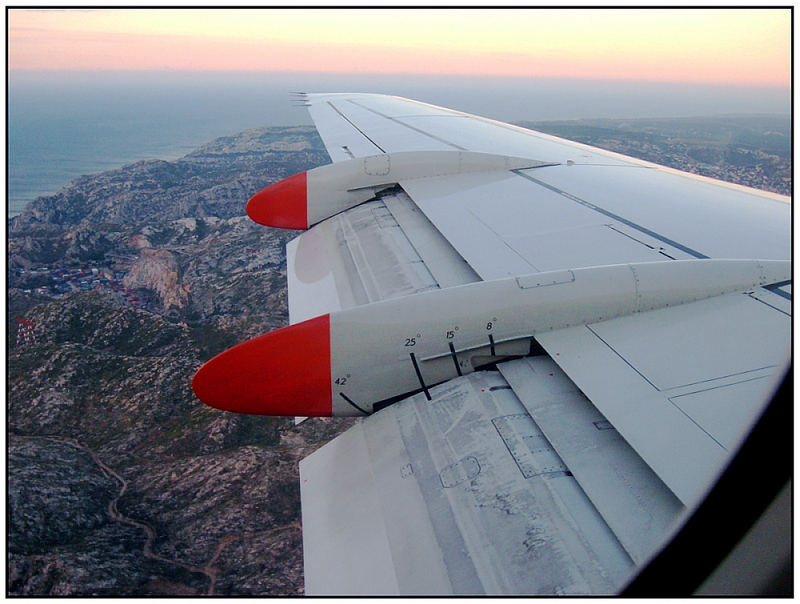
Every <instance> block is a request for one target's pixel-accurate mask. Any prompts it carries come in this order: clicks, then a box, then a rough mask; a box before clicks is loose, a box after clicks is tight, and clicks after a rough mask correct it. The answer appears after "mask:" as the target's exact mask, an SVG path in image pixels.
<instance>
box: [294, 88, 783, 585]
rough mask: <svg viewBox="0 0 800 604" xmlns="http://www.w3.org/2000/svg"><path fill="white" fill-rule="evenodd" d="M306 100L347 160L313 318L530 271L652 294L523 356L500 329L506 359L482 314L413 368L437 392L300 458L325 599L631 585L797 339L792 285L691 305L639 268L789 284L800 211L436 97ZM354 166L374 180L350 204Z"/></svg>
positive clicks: (563, 331)
mask: <svg viewBox="0 0 800 604" xmlns="http://www.w3.org/2000/svg"><path fill="white" fill-rule="evenodd" d="M306 100H307V102H308V105H309V110H310V112H311V115H312V117H313V119H314V122H315V124H316V126H317V128H318V130H319V133H320V135H321V137H322V139H323V141H324V143H325V146H326V148H327V150H328V152H329V154H330V156H331V159H332V160H333V162H334V165H333V167H332V168H328V169H327V172H324V174H325V175H326V176H325V177H324V180H318V181H314V182H315V183H317V184H314V185H313V186H314V187H317V189H316V191H317V192H318V194H319V195H320V196H321V198H324V197H325V191H326V190H329V191H330V196H331V199H332V198H333V196H334V189H335V190H336V191H339V193H335V195H338V197H337V199H338V201H336V202H335V203H336V204H338V205H335V206H331V207H335V208H336V209H335V210H332V211H331V212H330V213H332V214H333V215H332V216H330V217H327V218H322V219H321V220H317V218H315V219H314V222H317V224H316V225H315V226H312V227H311V228H310V229H309V230H308V231H306V232H304V233H303V234H302V235H300V236H299V237H298V238H297V239H295V240H294V241H292V242H291V243H290V244H289V246H288V248H287V252H288V253H287V259H288V275H289V309H290V320H291V323H293V324H296V323H300V322H302V321H305V320H307V319H311V318H313V317H318V316H320V315H324V314H327V313H338V312H342V311H346V310H347V309H354V308H357V307H360V306H364V307H366V305H374V304H381V303H384V304H385V302H386V301H388V300H398V299H401V298H407V299H408V300H410V302H408V303H407V304H406V305H405V306H404V307H403V308H411V309H412V311H411V312H410V315H412V316H413V309H414V308H417V309H418V312H419V314H420V315H426V316H428V317H430V316H432V315H433V314H434V313H432V311H431V309H432V307H431V304H432V302H430V300H433V299H434V298H433V297H432V296H431V295H430V292H435V291H438V290H442V289H448V288H454V287H459V286H464V285H468V284H473V286H474V284H478V283H480V282H484V281H486V282H488V281H494V280H501V279H508V278H511V277H513V278H517V284H518V286H519V288H522V289H527V288H540V289H543V288H551V290H550V293H552V294H553V295H554V296H556V298H554V299H558V296H559V295H562V296H563V297H562V299H563V300H564V304H565V305H567V306H568V305H571V304H572V303H573V302H574V301H573V300H571V299H570V294H569V292H570V291H578V290H570V289H568V288H569V287H573V286H572V285H571V284H572V283H573V281H575V278H576V277H575V274H576V271H577V270H578V269H587V268H589V267H601V266H607V265H629V266H630V270H631V271H632V274H633V281H634V286H633V287H634V290H635V292H636V294H635V295H636V296H638V298H639V299H638V300H637V302H636V309H635V310H633V311H631V312H625V313H616V314H613V316H611V315H609V316H592V317H591V318H583V319H577V320H576V322H575V323H572V324H569V323H568V322H567V323H564V322H562V323H559V324H557V325H556V324H555V323H554V324H552V325H550V326H548V327H537V328H536V329H535V330H534V331H533V332H532V333H527V332H526V333H520V334H516V335H515V337H513V338H512V337H507V338H506V340H504V343H505V346H506V348H503V349H502V350H501V349H500V344H501V342H500V341H499V340H498V341H497V342H495V340H494V339H491V336H490V333H499V332H496V331H494V332H492V331H491V330H492V328H493V325H492V322H493V321H495V322H497V321H498V318H497V317H493V316H492V315H491V314H489V315H487V316H484V315H481V317H482V319H481V320H482V321H483V323H484V324H485V328H486V331H487V334H486V335H487V336H489V338H490V340H487V343H485V344H482V345H481V346H482V347H480V346H477V345H472V344H469V343H465V341H462V340H459V337H461V336H460V335H459V333H460V334H464V333H465V332H466V331H467V327H468V326H466V325H464V324H461V325H456V326H455V328H454V329H450V328H449V330H448V331H447V332H446V333H447V336H446V337H447V338H448V339H451V338H452V341H451V342H450V343H449V346H450V348H449V353H448V352H447V349H446V346H445V344H444V339H443V340H442V342H443V343H442V346H445V348H444V352H443V353H442V354H441V355H439V356H436V355H429V356H428V357H425V356H424V355H422V354H421V353H422V349H421V347H420V348H418V349H417V350H419V352H420V356H419V359H417V357H415V356H414V355H413V354H412V355H411V362H412V363H413V366H414V369H415V370H416V373H417V377H418V378H419V382H420V386H421V387H420V388H417V390H418V391H419V393H418V394H416V395H414V396H412V397H410V398H406V399H405V400H402V401H400V402H397V403H395V404H393V405H390V406H387V407H385V408H381V407H382V406H384V405H375V406H371V405H364V404H363V402H362V401H358V402H360V403H362V404H361V405H352V406H353V407H355V408H357V409H359V410H360V411H362V412H364V413H370V412H373V413H372V414H371V415H370V416H369V417H365V419H364V420H363V421H362V422H361V423H359V424H358V425H356V426H355V427H354V428H352V429H351V430H350V431H348V432H346V433H345V434H343V435H342V436H340V437H338V438H337V439H335V440H334V441H332V442H331V443H329V444H328V445H326V446H324V447H322V448H321V449H320V450H318V451H317V452H316V453H314V454H313V455H311V456H310V457H308V458H307V459H305V460H304V461H303V462H302V463H301V467H300V470H301V493H302V505H303V530H304V555H305V560H306V563H305V572H306V593H308V594H317V595H319V594H594V593H614V592H615V591H617V590H618V589H619V588H620V587H621V586H622V585H624V583H625V581H626V580H627V579H628V578H629V576H630V574H631V573H632V572H633V569H634V568H635V567H636V566H637V565H639V564H642V563H643V562H645V561H646V560H647V559H648V557H649V556H650V555H652V554H653V553H654V551H655V550H656V549H657V548H658V546H659V544H660V543H661V542H662V540H663V539H664V538H665V536H666V535H667V534H668V533H669V531H670V529H671V527H673V525H674V524H675V523H676V521H677V520H678V519H679V517H680V516H681V514H682V512H684V511H685V510H687V509H691V508H693V507H694V506H695V505H697V503H698V502H699V501H700V500H701V499H702V498H703V496H704V495H705V493H706V492H707V490H708V489H709V488H710V487H711V486H712V485H713V484H714V481H715V480H716V478H717V476H718V475H719V473H720V472H721V470H722V469H723V468H724V466H725V464H726V463H727V462H728V461H729V459H730V457H731V455H732V454H733V453H734V452H735V451H736V449H737V447H738V445H739V443H740V442H741V440H742V438H743V437H744V436H745V435H746V434H747V433H748V431H749V430H750V428H751V426H752V425H753V423H754V422H755V421H756V420H757V419H758V417H759V416H760V414H761V412H762V411H763V409H764V408H765V405H766V403H767V401H768V400H769V397H770V394H771V389H772V388H773V387H774V382H775V379H776V376H779V375H781V373H782V372H783V371H784V368H785V366H786V363H787V358H788V354H789V347H790V342H791V281H790V274H789V272H788V269H787V271H786V272H785V274H784V276H783V277H781V278H778V277H774V278H768V277H766V276H765V277H764V278H763V279H760V280H759V279H756V281H755V282H754V284H753V285H750V286H743V287H742V288H741V289H735V288H734V289H733V290H730V289H726V290H725V291H724V292H723V291H722V290H720V291H719V292H718V293H715V292H711V291H710V290H709V292H707V293H703V294H702V295H699V296H698V299H696V300H695V299H694V298H685V299H684V298H681V299H680V300H679V301H678V303H677V304H674V303H672V302H669V303H668V302H663V303H662V302H659V301H658V300H662V299H663V300H665V299H666V298H664V297H663V296H662V295H661V294H659V293H658V292H656V293H653V291H652V290H646V291H645V290H644V289H642V290H641V292H640V291H639V289H638V288H639V280H638V279H639V277H638V273H637V270H638V271H642V274H644V271H645V268H644V267H647V266H649V264H650V263H673V262H677V261H684V262H683V264H681V263H678V264H680V266H682V267H689V268H687V269H686V270H685V271H683V269H682V271H683V272H682V273H680V274H681V275H686V276H687V277H686V279H689V280H690V279H691V275H692V274H693V271H692V269H691V266H692V264H691V261H705V260H707V259H737V260H743V261H752V262H751V263H750V265H751V266H753V267H756V268H755V269H754V270H755V271H756V273H758V270H759V269H758V268H757V267H759V266H762V265H763V266H764V267H765V268H764V271H765V274H766V271H767V268H766V267H767V266H768V265H769V266H772V265H770V264H769V263H767V262H765V261H774V260H777V261H789V260H790V259H791V249H790V243H791V207H790V205H789V202H788V199H786V198H783V197H780V196H777V195H773V194H769V193H763V192H759V191H755V190H751V189H747V188H744V187H739V186H735V185H729V184H725V183H720V182H718V181H713V180H710V179H706V178H702V177H697V176H693V175H688V174H684V173H681V172H678V171H675V170H671V169H667V168H663V167H660V166H656V165H654V164H650V163H647V162H643V161H639V160H635V159H631V158H628V157H623V156H620V155H618V154H614V153H610V152H607V151H603V150H599V149H594V148H591V147H587V146H585V145H580V144H577V143H572V142H568V141H564V140H561V139H557V138H555V137H552V136H548V135H544V134H540V133H536V132H532V131H529V130H525V129H522V128H518V127H515V126H510V125H507V124H502V123H499V122H496V121H493V120H488V119H485V118H481V117H476V116H472V115H468V114H464V113H460V112H456V111H451V110H448V109H443V108H440V107H434V106H431V105H427V104H424V103H420V102H417V101H411V100H407V99H401V98H396V97H387V96H380V95H369V94H308V95H306ZM337 166H340V167H341V170H342V172H341V173H342V174H343V173H344V171H345V168H346V170H347V174H348V175H352V176H347V178H346V179H345V180H344V184H343V185H342V184H336V185H335V186H334V185H333V184H331V185H330V188H329V189H325V186H323V185H324V184H325V183H339V181H337V180H336V178H334V177H330V176H328V175H330V174H334V175H335V174H336V173H337V170H338V168H337ZM321 174H322V172H321ZM320 178H322V177H320ZM340 180H341V179H340ZM308 181H309V200H310V198H311V190H312V184H311V183H312V176H311V172H309V176H308ZM318 183H322V184H318ZM348 183H349V184H348ZM315 194H317V193H315ZM310 203H311V201H309V204H310ZM321 203H322V202H321ZM331 203H333V202H331ZM323 206H324V203H323ZM323 206H320V207H323ZM320 216H324V213H323V214H320ZM309 222H312V220H311V210H310V209H309ZM676 266H677V265H676ZM709 266H723V264H718V265H717V264H715V265H709ZM726 266H727V265H726ZM786 266H788V262H787V263H786ZM637 267H640V268H639V269H637ZM720 270H727V269H720ZM539 274H542V275H543V277H542V278H541V279H539V278H537V277H536V275H539ZM598 274H599V273H598ZM698 274H699V273H698ZM700 285H701V284H698V287H699V286H700ZM673 286H677V284H676V283H669V282H665V283H664V284H663V287H662V289H664V290H669V289H670V288H671V287H673ZM608 287H611V286H608ZM709 287H710V286H709ZM656 289H657V288H656ZM459 291H464V292H467V291H473V290H468V289H463V290H459ZM475 291H477V290H475ZM498 291H499V290H498ZM581 291H582V290H581ZM607 293H609V295H610V292H607ZM548 295H549V294H548ZM592 295H594V294H592ZM597 296H598V297H597V308H601V307H602V308H604V307H603V306H602V305H603V304H604V303H605V301H604V300H605V294H603V295H600V294H597ZM664 296H666V294H664ZM479 298H480V296H477V295H476V296H475V297H474V298H471V297H470V296H468V295H466V294H465V297H462V298H458V297H453V298H452V299H453V300H459V302H458V308H456V307H454V308H453V309H452V315H453V316H454V317H455V316H459V317H465V316H469V306H470V304H471V300H474V301H475V304H478V302H479ZM650 300H652V303H650V302H649V301H650ZM416 301H419V304H418V305H417V306H415V304H416ZM480 303H481V304H485V301H483V300H482V299H481V300H480ZM490 304H491V303H490ZM581 304H586V305H588V307H590V308H591V307H592V304H593V299H589V300H582V301H581ZM497 305H498V308H501V307H502V306H503V304H502V301H500V300H498V304H497ZM381 308H383V307H381ZM398 308H399V307H398ZM465 308H466V310H464V309H465ZM403 312H405V313H406V314H404V315H403V316H404V317H405V316H406V315H407V314H409V313H408V312H406V311H403ZM525 312H528V313H531V314H532V315H534V314H536V312H537V308H536V307H532V308H529V309H527V310H526V311H525ZM331 316H333V315H331ZM376 316H377V315H376ZM498 316H500V317H501V318H500V322H502V321H503V320H504V317H503V316H501V310H498ZM576 316H577V315H576ZM582 316H583V315H582ZM425 318H426V317H425V316H420V321H421V322H422V321H423V320H424V319H425ZM431 320H432V319H431ZM332 321H333V319H332ZM372 324H373V325H375V329H378V330H380V329H381V326H380V325H378V324H375V323H372ZM437 325H438V323H437ZM537 325H538V324H537ZM459 327H461V331H460V332H458V329H459ZM420 331H421V333H418V334H417V335H416V337H419V338H420V339H423V338H422V337H421V336H422V334H423V333H424V334H425V335H426V336H427V332H424V330H422V328H420ZM332 333H333V332H332ZM337 333H338V332H337ZM388 333H389V332H388V331H387V336H386V337H387V338H388V337H389V335H388ZM444 333H445V331H444V328H443V331H442V338H444V337H445V336H444ZM409 335H410V336H411V337H410V338H408V339H407V341H406V345H408V344H409V342H410V341H411V340H414V339H415V337H414V334H413V333H410V334H409ZM332 337H333V336H332ZM452 342H455V343H456V345H455V346H454V344H453V343H452ZM411 343H412V344H413V342H411ZM361 344H362V342H361V341H360V340H358V339H357V338H356V339H355V340H354V341H351V342H349V343H347V344H345V343H342V344H341V348H342V350H347V351H349V352H348V355H350V356H352V354H351V353H352V352H353V351H357V350H358V347H359V346H360V345H361ZM496 345H497V349H496ZM336 346H337V342H333V341H332V342H331V351H332V355H333V356H334V357H336ZM353 354H354V353H353ZM512 356H513V357H515V358H511V357H512ZM520 356H521V357H522V358H519V357H520ZM336 362H338V361H336ZM409 368H410V365H409ZM434 368H435V371H434ZM475 369H481V370H480V371H477V372H475V373H473V370H475ZM409 371H410V369H409ZM447 371H450V374H446V372H447ZM456 372H457V373H456ZM434 374H435V375H436V376H437V378H436V379H435V380H433V383H430V384H426V383H425V378H424V376H425V375H434ZM334 377H335V376H334ZM447 377H452V378H453V379H451V380H450V381H445V382H444V383H441V384H440V385H438V386H434V383H436V382H441V381H442V379H446V378H447ZM346 378H349V374H348V375H347V376H342V377H340V378H338V379H339V380H343V379H346ZM337 383H338V382H337ZM341 392H342V393H343V394H342V396H343V398H347V396H345V394H346V390H341ZM348 402H349V403H351V404H352V403H353V402H354V401H351V400H349V399H348ZM371 402H377V400H376V401H371ZM342 404H344V403H342ZM345 407H346V405H345ZM334 409H335V406H334ZM354 412H355V411H354Z"/></svg>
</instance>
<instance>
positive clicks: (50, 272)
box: [16, 267, 149, 309]
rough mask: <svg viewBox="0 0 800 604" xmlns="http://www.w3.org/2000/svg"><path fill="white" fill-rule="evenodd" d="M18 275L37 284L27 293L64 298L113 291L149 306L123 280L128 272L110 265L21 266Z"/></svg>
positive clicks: (26, 281) (140, 304) (141, 305)
mask: <svg viewBox="0 0 800 604" xmlns="http://www.w3.org/2000/svg"><path fill="white" fill-rule="evenodd" d="M16 273H17V278H18V279H19V280H20V281H21V282H23V283H26V284H31V283H34V284H36V286H35V287H32V288H30V289H24V290H23V291H24V292H25V293H32V292H35V293H37V294H39V295H42V296H49V297H51V298H61V297H63V296H65V295H67V294H71V293H72V292H76V291H93V290H103V289H105V290H109V291H113V292H116V293H119V294H120V295H121V296H123V297H124V298H125V300H126V301H127V302H128V303H129V304H131V305H132V306H136V307H139V308H145V309H147V308H148V306H149V302H148V300H147V299H145V298H143V297H141V296H138V295H137V294H136V293H134V292H132V291H131V290H130V288H128V287H125V285H123V283H122V279H123V277H125V274H126V273H127V271H124V270H113V269H111V268H108V267H87V268H79V269H75V268H71V269H62V268H51V267H40V268H29V269H25V268H18V269H16Z"/></svg>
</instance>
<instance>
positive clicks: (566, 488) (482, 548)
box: [300, 372, 632, 594]
mask: <svg viewBox="0 0 800 604" xmlns="http://www.w3.org/2000/svg"><path fill="white" fill-rule="evenodd" d="M431 395H432V397H433V398H432V400H431V401H428V400H427V399H426V398H425V397H424V396H422V395H418V396H415V397H412V398H411V399H407V400H405V401H402V402H400V403H397V404H395V405H392V406H390V407H388V408H386V409H383V410H382V411H381V412H380V413H377V414H374V415H372V416H370V417H368V418H365V419H364V420H363V422H362V423H361V424H359V425H358V426H356V427H354V428H352V429H351V430H350V431H349V432H347V433H345V434H344V435H343V436H344V437H345V439H343V441H344V442H345V443H348V442H350V441H351V440H355V441H358V442H357V445H354V446H347V447H345V446H342V445H341V444H338V443H337V441H338V440H339V439H341V438H342V436H340V437H338V438H337V439H336V440H334V441H332V443H329V444H328V445H326V446H324V447H322V448H321V449H319V450H318V451H316V452H315V453H314V454H312V455H311V456H309V457H308V458H306V459H305V460H303V461H302V462H301V466H300V472H301V494H302V502H303V527H304V530H303V535H304V551H305V558H306V593H309V594H314V593H327V594H329V593H348V594H359V593H388V592H391V591H392V590H393V589H396V590H397V591H396V592H395V593H400V594H411V593H443V592H446V593H453V594H484V593H486V594H556V593H566V594H569V593H572V594H586V593H612V592H613V591H614V590H615V589H617V588H618V586H619V585H620V584H621V582H622V581H624V579H625V578H626V576H627V575H628V573H629V572H630V570H631V567H632V563H631V560H630V558H629V556H628V555H627V554H626V553H625V551H624V549H623V548H622V546H621V545H620V543H619V541H618V540H617V539H616V537H615V536H614V535H613V533H612V532H611V530H610V529H609V528H608V526H607V525H606V523H605V521H604V520H603V519H602V517H601V516H600V515H599V514H598V513H597V510H596V509H595V508H594V506H593V505H592V503H591V501H590V500H589V499H588V498H587V497H586V495H585V494H584V492H583V491H582V490H581V488H580V486H579V485H578V483H577V482H576V480H575V478H574V477H573V476H572V475H571V474H570V472H569V471H568V468H567V467H566V466H565V465H564V463H563V462H562V461H561V460H560V458H559V457H558V454H557V453H556V452H555V451H554V450H553V448H552V447H551V446H550V445H549V443H548V441H547V439H546V438H545V437H544V435H543V434H542V432H541V430H539V429H538V427H537V426H536V424H535V422H534V421H533V420H532V419H531V417H530V415H529V414H528V413H527V412H526V411H525V408H524V407H523V406H522V405H521V403H520V402H519V400H518V399H517V398H516V396H515V395H514V393H513V391H512V390H511V389H510V387H509V386H508V384H507V383H506V382H505V380H503V378H502V377H501V376H500V375H499V374H498V373H497V372H479V373H474V374H471V375H469V376H464V377H462V378H458V379H456V380H453V381H451V382H448V383H446V384H442V385H441V386H438V387H435V388H432V389H431ZM340 478H341V480H340ZM365 483H366V484H369V485H371V486H370V488H369V492H368V493H366V494H365V496H364V497H363V500H362V498H361V497H360V495H359V493H360V492H361V490H362V489H364V488H365V487H364V484H365ZM334 485H335V488H334ZM320 499H324V502H321V501H320ZM307 502H310V503H307ZM367 507H368V508H369V509H366V508H367ZM354 524H355V525H357V526H356V527H355V529H354V530H355V532H354V534H353V535H350V534H349V532H348V527H350V526H352V525H354ZM372 540H374V541H375V544H374V545H373V544H372ZM387 551H388V553H387ZM330 556H335V557H336V560H334V561H331V560H330ZM375 558H379V559H380V562H378V563H375V562H374V560H375ZM366 559H369V562H365V563H364V565H363V566H360V565H359V561H360V560H366ZM383 564H387V565H389V566H391V567H393V568H394V569H395V572H396V575H394V576H387V575H386V573H385V572H384V571H380V573H376V574H375V575H374V576H366V574H367V573H366V571H367V570H368V569H371V568H372V567H373V565H377V566H383ZM428 567H429V568H430V577H428V578H427V579H420V576H419V573H420V572H422V570H421V569H423V568H428ZM333 575H335V576H333ZM425 581H428V582H427V583H426V582H425ZM448 583H449V585H448ZM317 586H319V588H318V587H317ZM332 586H333V587H332Z"/></svg>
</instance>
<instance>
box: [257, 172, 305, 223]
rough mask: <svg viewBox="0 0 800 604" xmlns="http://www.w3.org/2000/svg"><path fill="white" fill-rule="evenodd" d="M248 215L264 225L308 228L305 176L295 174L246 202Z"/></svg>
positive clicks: (303, 173) (303, 174) (302, 173)
mask: <svg viewBox="0 0 800 604" xmlns="http://www.w3.org/2000/svg"><path fill="white" fill-rule="evenodd" d="M247 215H248V216H249V217H250V218H251V219H252V220H253V221H255V222H257V223H259V224H263V225H265V226H271V227H279V228H282V229H307V228H308V196H307V180H306V173H305V172H301V173H300V174H295V175H294V176H290V177H289V178H285V179H283V180H282V181H280V182H276V183H275V184H272V185H269V186H268V187H265V188H263V189H261V191H259V192H258V193H256V194H255V195H253V196H252V197H251V198H250V201H248V202H247Z"/></svg>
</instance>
